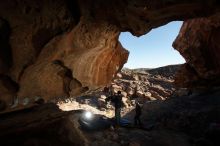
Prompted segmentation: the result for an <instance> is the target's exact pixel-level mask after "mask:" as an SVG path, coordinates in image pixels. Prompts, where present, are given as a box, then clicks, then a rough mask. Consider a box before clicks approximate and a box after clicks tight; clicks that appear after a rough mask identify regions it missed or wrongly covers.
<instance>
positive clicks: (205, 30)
mask: <svg viewBox="0 0 220 146" xmlns="http://www.w3.org/2000/svg"><path fill="white" fill-rule="evenodd" d="M219 22H220V16H219V15H214V16H211V17H209V18H198V19H193V20H188V21H185V22H184V24H183V26H182V28H181V30H180V33H179V35H178V37H177V38H176V40H175V42H174V43H173V46H174V48H175V49H177V50H178V51H179V52H180V53H181V55H182V56H183V57H184V58H185V59H186V64H185V65H184V66H183V67H182V68H181V70H180V71H179V73H178V74H177V77H176V80H175V83H176V85H178V86H179V87H196V86H197V87H201V86H204V87H210V86H215V85H216V84H219V83H220V81H219V77H220V61H219V57H220V55H219V54H220V51H219V50H220V49H219V48H220V46H219V43H218V40H219V34H220V31H219V27H220V23H219Z"/></svg>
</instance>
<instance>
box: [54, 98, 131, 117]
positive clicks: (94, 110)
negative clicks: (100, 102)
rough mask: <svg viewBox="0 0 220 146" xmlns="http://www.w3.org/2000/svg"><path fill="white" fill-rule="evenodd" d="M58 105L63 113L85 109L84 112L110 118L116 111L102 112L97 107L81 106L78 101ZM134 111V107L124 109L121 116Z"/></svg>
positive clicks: (107, 110)
mask: <svg viewBox="0 0 220 146" xmlns="http://www.w3.org/2000/svg"><path fill="white" fill-rule="evenodd" d="M57 105H58V106H59V108H60V109H61V110H63V111H70V110H79V109H83V110H86V111H90V112H92V113H94V114H100V115H105V116H106V117H108V118H112V117H114V109H106V110H105V111H100V110H99V109H97V108H96V107H93V106H90V105H87V104H79V103H78V102H76V101H69V102H67V103H58V104H57ZM133 109H134V107H129V108H122V111H121V116H124V115H126V114H127V113H128V112H130V111H131V110H133Z"/></svg>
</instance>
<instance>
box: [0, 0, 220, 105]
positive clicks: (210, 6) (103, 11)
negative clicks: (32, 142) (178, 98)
mask: <svg viewBox="0 0 220 146" xmlns="http://www.w3.org/2000/svg"><path fill="white" fill-rule="evenodd" d="M218 11H219V3H218V2H217V1H216V0H204V1H198V0H193V1H192V0H184V1H177V0H169V1H165V0H158V1H146V0H124V1H117V0H106V1H103V0H96V1H93V0H84V1H81V0H78V1H77V0H76V1H71V0H32V1H30V0H23V1H21V0H10V1H1V2H0V74H1V76H0V81H1V82H0V87H1V89H2V90H1V91H0V101H1V102H2V103H7V104H8V105H9V104H11V103H12V102H13V100H14V97H17V96H18V97H19V98H21V99H23V98H31V97H33V96H38V97H39V96H40V97H42V98H44V99H45V100H49V99H51V98H54V97H57V96H62V97H68V96H73V95H76V94H80V93H82V92H84V91H86V90H88V89H93V88H96V87H99V86H103V85H105V84H108V83H109V82H110V80H111V78H112V77H113V76H114V75H115V74H116V72H117V71H119V70H120V69H121V68H122V66H123V64H124V63H125V62H126V61H127V58H128V52H127V51H126V50H124V49H123V47H122V46H121V44H120V43H119V42H118V36H119V33H120V32H121V31H129V32H131V33H132V34H133V35H136V36H140V35H143V34H146V33H147V32H149V31H150V30H151V29H152V28H156V27H159V26H161V25H164V24H166V23H168V22H170V21H173V20H186V19H189V18H195V17H201V16H210V15H212V14H215V13H217V12H218ZM215 35H217V34H215ZM213 41H215V39H213ZM8 84H9V85H10V86H8ZM9 101H10V102H9ZM1 105H4V104H1Z"/></svg>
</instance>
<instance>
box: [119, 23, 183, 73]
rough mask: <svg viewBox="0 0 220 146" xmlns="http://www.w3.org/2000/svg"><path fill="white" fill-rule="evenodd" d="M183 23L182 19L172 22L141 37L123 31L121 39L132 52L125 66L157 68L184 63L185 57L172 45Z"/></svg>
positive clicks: (123, 44)
mask: <svg viewBox="0 0 220 146" xmlns="http://www.w3.org/2000/svg"><path fill="white" fill-rule="evenodd" d="M181 25H182V22H181V21H174V22H170V23H169V24H167V25H164V26H161V27H159V28H156V29H153V30H151V31H150V32H149V33H148V34H146V35H143V36H141V37H135V36H133V35H132V34H131V33H129V32H122V33H121V34H120V37H119V41H120V42H121V44H122V46H123V47H124V48H126V49H127V50H129V52H130V55H129V58H128V62H127V63H126V64H125V65H124V67H127V68H131V69H133V68H156V67H161V66H165V65H170V64H179V63H184V62H185V60H184V59H183V57H182V56H181V55H180V54H179V52H178V51H176V50H174V49H173V47H172V43H173V41H174V40H175V38H176V37H177V35H178V33H179V30H180V27H181Z"/></svg>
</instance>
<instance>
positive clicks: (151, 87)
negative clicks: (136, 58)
mask: <svg viewBox="0 0 220 146" xmlns="http://www.w3.org/2000/svg"><path fill="white" fill-rule="evenodd" d="M180 66H181V65H170V66H165V67H160V68H155V69H144V68H142V69H127V68H123V69H122V70H121V72H119V73H118V74H117V76H116V77H115V79H114V80H113V81H112V83H111V84H110V85H109V86H106V87H105V88H104V89H103V88H101V89H99V90H94V91H88V92H86V94H85V95H83V96H79V97H77V98H76V102H78V103H79V104H87V105H90V106H92V107H95V108H97V109H99V110H101V111H106V113H105V115H106V116H108V115H109V113H110V112H111V113H113V112H114V110H113V109H114V106H113V105H111V104H110V105H108V104H106V101H105V99H106V98H107V97H109V96H111V95H113V94H115V93H117V91H121V93H122V95H123V98H122V102H123V105H124V107H125V108H124V109H123V112H122V114H123V113H127V112H129V110H130V109H131V108H133V107H134V105H135V100H137V101H139V102H140V103H142V104H143V103H146V102H149V101H156V100H159V101H162V100H166V99H168V98H170V97H172V96H177V95H178V94H177V91H179V90H178V89H176V88H175V86H174V85H173V82H174V77H175V74H176V72H177V71H178V69H179V68H180ZM186 93H187V92H186ZM57 101H58V102H59V103H60V104H59V105H61V107H62V105H64V106H65V105H71V101H68V100H67V101H66V102H67V103H68V104H66V103H63V101H62V100H60V99H58V100H57ZM72 106H73V107H74V106H75V105H74V102H72ZM62 109H65V108H62Z"/></svg>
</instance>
